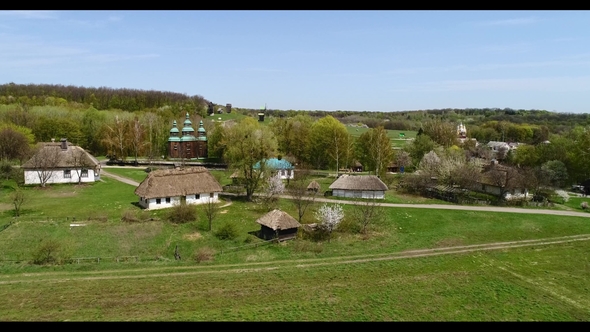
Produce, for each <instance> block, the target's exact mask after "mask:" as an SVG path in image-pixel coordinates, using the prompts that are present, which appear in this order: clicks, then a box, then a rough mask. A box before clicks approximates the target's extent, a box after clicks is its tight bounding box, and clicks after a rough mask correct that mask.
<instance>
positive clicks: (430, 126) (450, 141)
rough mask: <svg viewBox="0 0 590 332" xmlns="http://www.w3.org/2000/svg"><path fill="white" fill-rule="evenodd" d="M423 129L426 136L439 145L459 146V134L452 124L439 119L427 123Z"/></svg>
mask: <svg viewBox="0 0 590 332" xmlns="http://www.w3.org/2000/svg"><path fill="white" fill-rule="evenodd" d="M423 128H424V134H426V135H428V136H429V137H430V138H431V139H432V140H433V141H434V142H436V143H437V144H439V145H442V146H444V147H449V146H452V145H455V144H457V132H456V130H455V127H454V126H453V125H452V124H451V123H448V122H442V121H441V120H438V119H437V120H432V121H428V122H425V123H424V125H423Z"/></svg>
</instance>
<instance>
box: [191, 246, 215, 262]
mask: <svg viewBox="0 0 590 332" xmlns="http://www.w3.org/2000/svg"><path fill="white" fill-rule="evenodd" d="M214 257H215V250H213V249H211V248H209V247H202V248H199V249H197V251H195V255H194V259H195V261H196V262H197V263H200V262H206V261H211V260H213V258H214Z"/></svg>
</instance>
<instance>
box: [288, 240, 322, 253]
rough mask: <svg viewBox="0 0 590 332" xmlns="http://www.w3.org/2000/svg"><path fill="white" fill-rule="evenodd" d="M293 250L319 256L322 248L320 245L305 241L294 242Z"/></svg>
mask: <svg viewBox="0 0 590 332" xmlns="http://www.w3.org/2000/svg"><path fill="white" fill-rule="evenodd" d="M293 249H294V250H295V251H298V252H313V253H316V254H319V253H321V252H322V251H323V250H324V247H323V246H322V244H321V243H314V242H309V241H305V240H296V241H294V243H293Z"/></svg>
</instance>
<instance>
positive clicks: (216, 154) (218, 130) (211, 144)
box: [207, 122, 226, 158]
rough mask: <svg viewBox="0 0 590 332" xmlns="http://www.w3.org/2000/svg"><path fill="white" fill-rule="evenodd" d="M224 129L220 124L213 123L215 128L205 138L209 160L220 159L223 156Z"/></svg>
mask: <svg viewBox="0 0 590 332" xmlns="http://www.w3.org/2000/svg"><path fill="white" fill-rule="evenodd" d="M224 138H225V129H224V128H223V125H222V124H221V123H220V122H215V127H213V130H212V131H211V132H210V134H209V135H208V137H207V144H208V147H207V148H208V151H209V152H208V154H209V158H221V157H222V156H223V154H224V150H225V148H226V147H225V145H223V143H224Z"/></svg>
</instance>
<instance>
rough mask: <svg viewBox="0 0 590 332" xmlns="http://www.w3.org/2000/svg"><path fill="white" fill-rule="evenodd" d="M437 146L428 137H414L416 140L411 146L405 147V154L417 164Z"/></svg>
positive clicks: (424, 135)
mask: <svg viewBox="0 0 590 332" xmlns="http://www.w3.org/2000/svg"><path fill="white" fill-rule="evenodd" d="M437 146H438V144H436V143H435V142H434V141H433V140H432V139H431V138H430V137H429V136H428V135H426V134H422V135H420V136H416V139H414V140H413V141H412V143H411V144H409V145H407V146H406V147H405V150H406V152H408V154H409V155H410V157H411V158H412V160H413V161H414V162H415V163H419V162H420V160H422V157H424V155H425V154H427V153H428V152H430V151H432V150H434V149H435V148H436V147H437Z"/></svg>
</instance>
